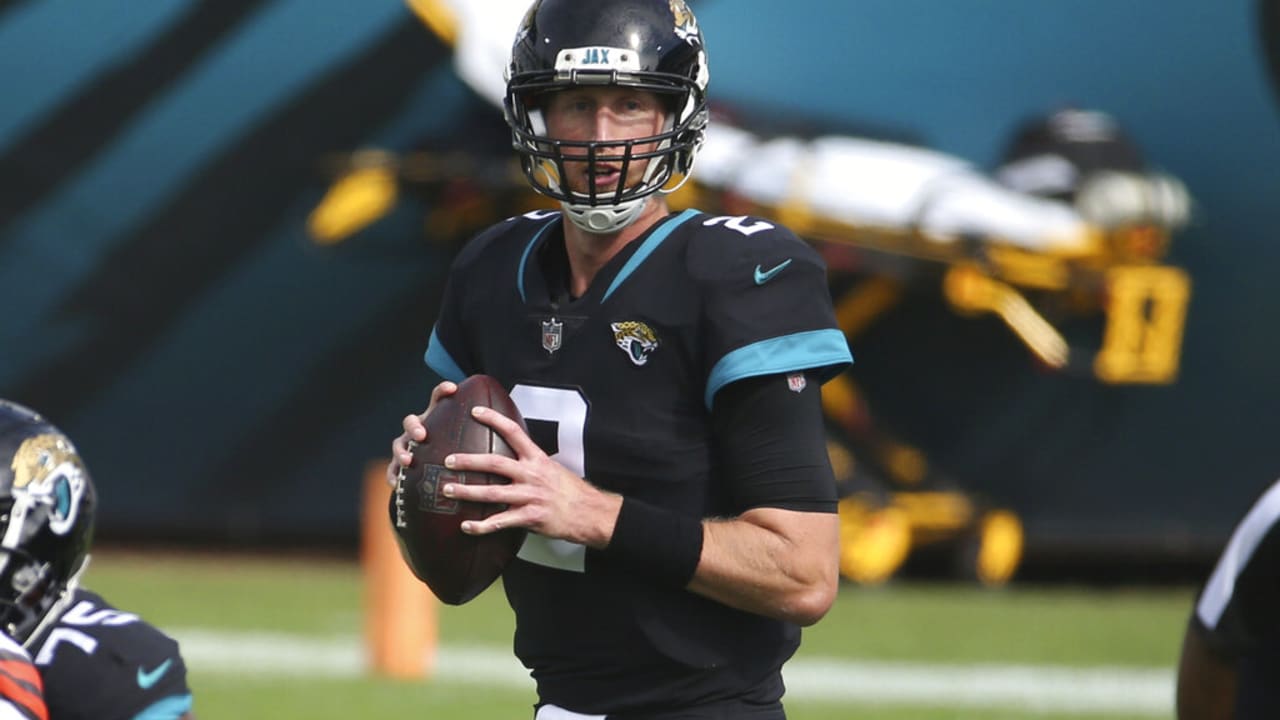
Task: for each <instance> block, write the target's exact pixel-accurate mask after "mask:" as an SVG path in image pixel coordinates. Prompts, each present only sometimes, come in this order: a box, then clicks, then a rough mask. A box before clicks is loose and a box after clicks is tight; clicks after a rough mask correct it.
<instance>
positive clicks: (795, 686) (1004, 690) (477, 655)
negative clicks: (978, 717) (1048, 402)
mask: <svg viewBox="0 0 1280 720" xmlns="http://www.w3.org/2000/svg"><path fill="white" fill-rule="evenodd" d="M171 634H172V635H173V636H174V637H175V638H177V639H178V641H179V642H180V643H181V644H182V654H183V656H184V657H185V658H186V661H187V664H188V665H189V666H190V667H192V668H193V669H194V670H197V671H200V672H219V673H251V674H253V675H257V676H263V675H308V676H315V675H327V676H338V677H354V676H357V675H359V674H362V673H363V672H365V668H366V661H365V654H364V646H363V644H362V642H361V640H360V639H359V638H358V637H354V636H337V637H333V638H327V639H318V638H315V637H308V636H303V635H286V634H272V633H257V632H253V633H250V632H221V631H213V630H204V629H174V630H172V631H171ZM435 667H436V671H435V675H434V677H435V678H436V679H437V680H439V681H441V682H447V683H457V684H463V683H465V684H473V685H476V684H480V685H491V686H501V687H512V688H527V689H529V690H530V691H531V692H532V689H533V683H532V681H531V680H530V679H529V674H528V672H527V671H526V670H525V669H524V668H523V667H522V666H521V665H520V663H519V662H517V661H516V660H515V658H514V657H512V655H511V653H510V652H509V651H507V650H505V649H503V648H496V647H476V646H455V645H449V646H443V647H441V648H439V649H438V651H437V655H436V662H435ZM785 675H786V682H787V698H789V699H792V700H813V701H825V702H839V703H850V704H865V705H909V706H915V707H930V706H939V707H966V708H1000V709H1013V710H1025V711H1029V712H1063V713H1067V712H1069V713H1095V712H1096V713H1129V714H1149V715H1153V716H1156V715H1158V716H1164V717H1169V716H1170V715H1172V713H1173V671H1172V669H1169V668H1135V667H1092V668H1072V667H1064V666H1055V665H993V664H983V665H944V664H936V663H908V662H878V661H852V660H845V659H838V658H812V657H809V658H799V659H796V660H792V661H791V662H790V663H788V664H787V667H786V671H785Z"/></svg>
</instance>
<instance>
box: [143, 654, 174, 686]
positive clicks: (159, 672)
mask: <svg viewBox="0 0 1280 720" xmlns="http://www.w3.org/2000/svg"><path fill="white" fill-rule="evenodd" d="M172 664H173V658H169V659H168V660H165V661H164V662H162V663H160V664H159V665H157V666H156V669H155V670H152V671H150V672H148V671H147V670H146V669H145V668H138V687H140V688H142V689H143V690H150V689H151V686H152V685H155V684H156V683H158V682H160V678H162V677H164V674H165V673H167V672H169V666H170V665H172Z"/></svg>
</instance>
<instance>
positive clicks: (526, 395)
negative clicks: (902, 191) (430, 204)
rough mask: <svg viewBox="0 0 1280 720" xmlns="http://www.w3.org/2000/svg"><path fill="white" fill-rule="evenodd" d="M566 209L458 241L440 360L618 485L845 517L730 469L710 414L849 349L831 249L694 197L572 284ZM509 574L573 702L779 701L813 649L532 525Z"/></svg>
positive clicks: (833, 369) (539, 648)
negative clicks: (727, 472) (830, 276)
mask: <svg viewBox="0 0 1280 720" xmlns="http://www.w3.org/2000/svg"><path fill="white" fill-rule="evenodd" d="M561 222H562V221H561V219H560V215H559V213H557V212H551V213H548V212H535V213H530V214H528V215H525V216H523V217H518V218H513V219H510V220H508V221H506V222H504V223H500V224H499V225H496V226H494V227H493V228H491V229H490V230H488V231H486V232H485V233H484V234H482V235H481V236H480V237H478V238H477V239H475V240H473V241H472V242H471V243H469V244H468V245H467V247H465V248H464V249H463V251H462V252H461V253H460V254H459V256H458V258H457V260H456V261H455V263H454V266H453V269H452V272H451V274H450V278H449V283H448V287H447V289H446V292H445V298H444V303H443V305H442V308H441V314H440V317H439V319H438V321H437V323H436V326H435V328H434V330H433V332H432V335H431V342H430V344H429V346H428V349H427V353H426V361H427V364H428V365H429V366H430V367H431V368H432V369H433V370H435V371H436V372H437V373H438V374H439V375H441V376H442V377H444V378H446V379H450V380H455V381H457V380H460V379H462V378H464V377H466V376H468V375H473V374H477V373H484V374H488V375H492V376H494V377H496V378H497V379H498V380H499V381H501V382H502V384H503V385H504V386H505V387H507V388H508V389H509V390H510V392H511V396H512V399H513V400H514V401H515V403H516V405H517V406H518V407H519V408H520V412H521V414H522V415H523V416H524V419H525V421H526V424H527V425H528V427H529V431H530V435H531V436H532V437H533V439H534V440H535V441H536V442H537V443H538V444H539V446H540V447H542V448H543V449H544V450H545V451H546V452H547V453H548V454H549V455H551V456H552V457H553V458H555V459H556V460H557V461H559V462H560V463H561V464H563V465H564V466H566V467H567V468H569V469H570V470H572V471H574V472H576V473H578V474H579V475H581V476H583V477H586V478H587V479H589V480H590V481H591V482H592V483H594V484H595V485H597V486H598V487H601V488H603V489H605V490H609V491H613V492H617V493H620V494H623V495H626V496H631V497H635V498H637V499H639V500H643V501H646V502H648V503H652V504H655V505H658V506H661V507H664V508H667V509H669V510H672V511H674V512H679V513H682V514H686V515H688V516H690V517H696V518H705V517H714V516H720V517H724V516H734V515H737V514H740V513H741V512H743V511H745V510H747V509H749V508H750V507H751V506H752V504H753V505H754V506H760V505H767V506H777V507H786V508H789V509H795V510H809V511H833V510H834V492H831V493H826V492H823V493H816V494H814V495H813V496H811V497H795V496H794V495H793V494H790V493H786V496H785V497H776V498H770V497H769V491H768V490H765V491H764V492H762V491H761V489H760V488H759V487H753V488H750V489H749V490H748V489H746V488H744V487H742V486H741V485H742V484H743V483H745V482H748V481H746V480H744V479H742V478H734V477H725V476H724V474H723V473H722V472H721V470H722V465H723V463H722V462H721V461H719V460H718V459H717V456H716V439H715V438H714V437H713V436H712V432H711V423H710V412H711V408H712V407H713V405H714V403H715V400H716V396H717V393H718V392H719V391H720V390H721V389H723V388H724V387H725V386H727V385H729V384H730V383H733V382H735V381H737V380H741V379H744V378H751V377H758V376H763V375H780V376H781V375H789V376H790V377H791V380H792V382H794V383H796V389H797V390H798V389H800V388H802V387H803V385H804V383H805V382H806V381H805V377H806V375H807V376H808V377H812V378H817V379H818V380H825V379H826V378H828V377H830V376H832V375H834V374H835V373H837V372H839V371H840V370H841V369H843V368H844V367H845V366H846V365H847V364H848V363H849V362H850V361H851V357H850V354H849V350H848V345H847V343H846V341H845V338H844V335H843V333H841V332H840V330H838V329H837V327H836V323H835V318H834V313H833V311H832V307H831V298H830V294H829V290H828V288H827V284H826V273H825V267H824V265H823V263H822V260H821V258H820V257H819V256H818V255H817V253H816V252H815V251H814V250H813V249H812V248H811V247H809V246H808V245H807V244H805V243H804V242H802V241H800V240H799V239H798V238H796V237H795V236H794V235H793V234H791V233H790V232H788V231H787V230H785V229H783V228H779V227H776V226H774V225H773V224H772V223H769V222H766V221H764V220H761V219H757V218H748V217H711V216H708V215H705V214H702V213H698V212H696V211H692V210H690V211H685V212H683V213H680V214H677V215H672V216H669V217H667V218H665V219H664V220H663V221H661V222H660V223H658V224H656V225H655V226H654V227H653V228H651V229H650V230H649V231H648V232H647V233H646V234H645V235H644V236H642V237H640V238H638V239H636V240H635V241H633V242H632V243H630V244H629V245H627V247H625V248H624V249H623V250H622V251H620V252H619V253H618V254H617V255H616V256H615V257H613V258H612V259H611V260H610V261H609V263H607V264H606V265H605V266H604V267H603V268H601V270H600V271H599V272H598V273H597V275H596V277H595V278H594V280H593V281H592V284H591V286H590V288H589V289H588V290H587V291H586V293H585V294H584V295H583V296H582V297H579V298H571V297H569V296H568V294H567V291H566V288H567V287H568V280H567V277H568V269H567V259H566V255H565V250H564V244H563V231H562V229H561ZM763 479H764V480H767V478H763ZM755 482H760V480H756V481H755ZM744 498H751V500H750V501H749V502H750V503H751V504H748V501H746V500H744ZM503 580H504V586H505V588H506V592H507V595H508V599H509V601H510V603H511V606H512V608H513V609H514V610H515V613H516V638H515V650H516V654H517V656H518V657H519V658H520V660H521V661H522V662H523V663H524V664H525V665H526V666H527V667H529V668H530V669H531V670H532V674H533V677H534V678H535V680H536V681H537V684H538V692H539V696H540V699H541V700H542V701H543V702H547V703H553V704H555V705H559V706H561V707H565V708H568V709H571V710H574V711H577V712H584V713H602V712H615V713H616V712H624V711H644V710H646V709H654V708H659V709H660V708H662V707H682V706H689V705H694V704H700V703H703V702H710V701H715V700H719V699H723V698H729V697H742V698H747V699H750V700H752V701H755V700H759V701H760V702H762V703H767V702H772V701H775V700H777V698H778V697H780V696H781V694H782V685H781V678H780V674H779V669H780V667H781V666H782V663H783V662H784V661H785V660H786V659H787V658H788V657H790V656H791V654H792V653H793V652H794V651H795V648H796V647H797V646H798V643H799V629H798V628H797V627H795V626H793V625H791V624H788V623H784V622H781V621H777V620H772V619H769V618H765V617H762V616H758V615H753V614H750V613H745V612H741V611H738V610H735V609H732V608H729V607H727V606H725V605H722V604H719V603H716V602H713V601H711V600H708V599H706V598H703V597H701V596H699V595H696V594H694V593H691V592H688V591H686V590H684V589H683V588H674V587H661V586H659V585H657V584H654V583H653V582H652V581H647V580H643V579H639V578H636V577H635V574H634V573H632V572H630V571H629V570H628V569H627V568H623V567H616V566H614V565H613V561H611V560H610V559H609V558H607V557H605V556H604V555H603V554H602V553H597V552H595V551H588V550H586V549H585V548H583V547H582V546H578V545H574V544H572V543H568V542H564V541H558V540H548V539H546V538H544V537H542V536H539V535H536V534H534V533H530V535H529V537H528V540H527V541H526V542H525V545H524V547H523V548H522V549H521V551H520V553H519V558H518V559H517V560H516V562H514V563H512V565H511V567H510V568H509V569H508V570H507V572H506V574H505V575H504V577H503Z"/></svg>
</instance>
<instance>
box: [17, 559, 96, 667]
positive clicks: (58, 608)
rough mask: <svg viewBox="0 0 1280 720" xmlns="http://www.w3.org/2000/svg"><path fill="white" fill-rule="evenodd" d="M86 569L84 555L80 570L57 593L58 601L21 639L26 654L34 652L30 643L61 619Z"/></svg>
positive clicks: (54, 602) (86, 561)
mask: <svg viewBox="0 0 1280 720" xmlns="http://www.w3.org/2000/svg"><path fill="white" fill-rule="evenodd" d="M88 567H89V556H88V555H85V556H84V562H82V563H80V568H79V569H77V570H76V571H75V573H74V574H73V575H72V576H71V578H70V579H69V580H67V584H66V585H65V586H63V588H62V589H61V590H60V591H59V592H58V599H57V600H54V601H53V604H52V605H50V606H49V609H48V610H46V611H45V613H44V617H41V618H40V622H38V623H36V626H35V627H34V628H32V629H31V632H30V633H29V634H28V635H27V636H26V637H25V638H23V639H22V647H24V648H26V650H27V651H28V652H31V651H33V650H35V648H33V647H30V644H31V643H32V641H33V640H35V639H36V638H37V637H39V636H40V633H42V632H44V629H45V628H46V627H48V626H49V625H50V624H52V623H54V622H56V621H57V620H58V618H60V617H62V613H63V611H65V610H66V609H67V606H68V605H70V604H71V598H72V597H73V596H74V595H75V594H76V588H78V587H80V576H81V575H84V571H85V570H86V569H88Z"/></svg>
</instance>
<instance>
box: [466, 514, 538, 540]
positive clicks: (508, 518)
mask: <svg viewBox="0 0 1280 720" xmlns="http://www.w3.org/2000/svg"><path fill="white" fill-rule="evenodd" d="M525 524H526V520H525V519H524V518H523V517H521V513H520V512H519V511H517V510H507V511H506V512H500V513H496V514H494V515H490V516H489V517H487V518H485V519H484V520H464V521H463V522H462V526H461V527H462V532H464V533H466V534H468V535H488V534H489V533H495V532H498V531H499V530H506V529H508V528H514V527H524V526H525Z"/></svg>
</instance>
